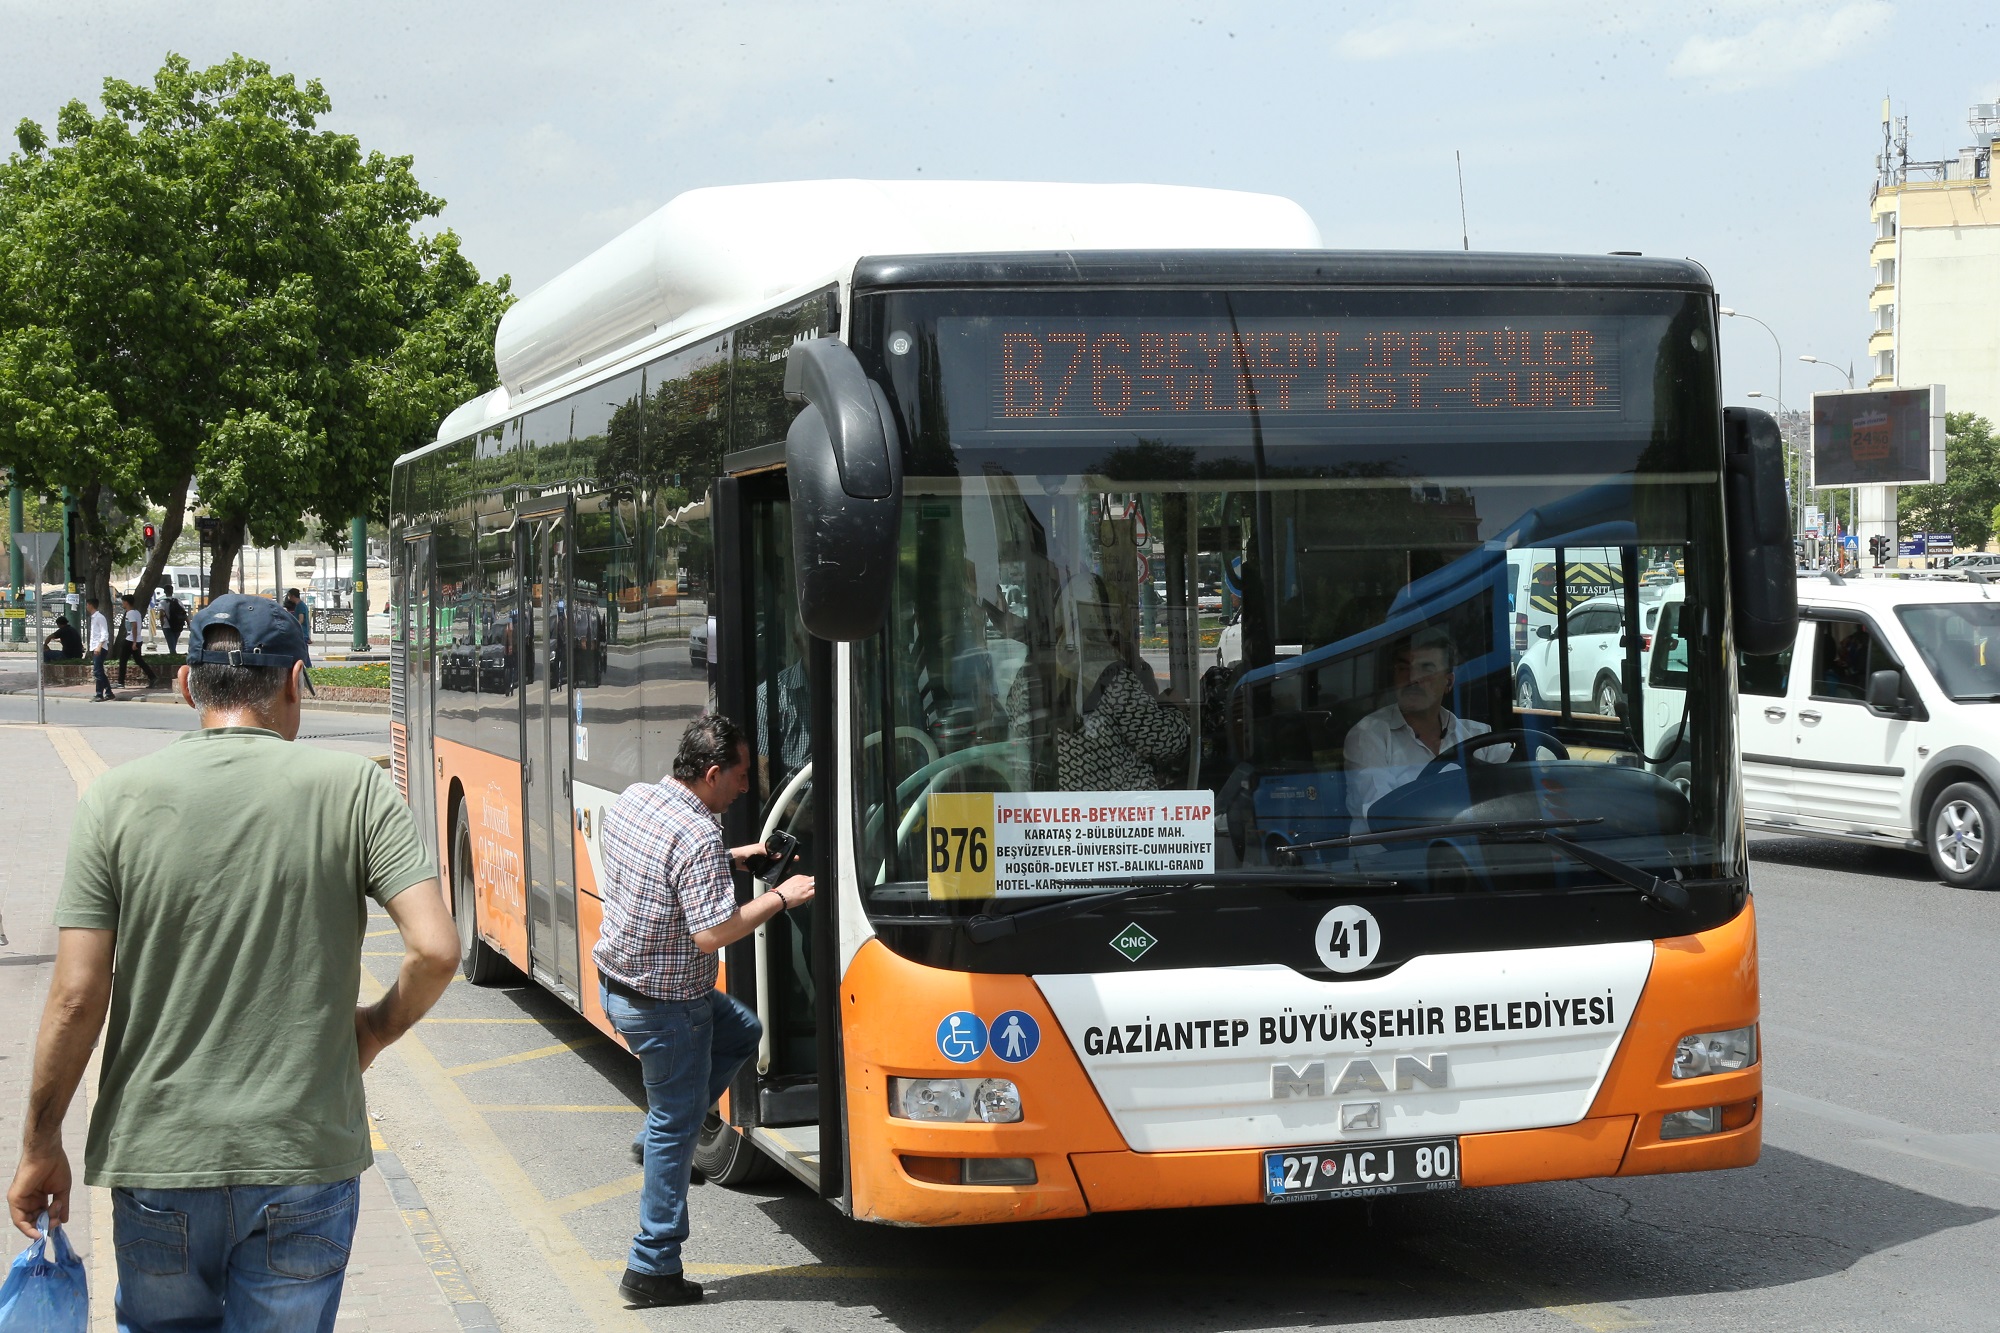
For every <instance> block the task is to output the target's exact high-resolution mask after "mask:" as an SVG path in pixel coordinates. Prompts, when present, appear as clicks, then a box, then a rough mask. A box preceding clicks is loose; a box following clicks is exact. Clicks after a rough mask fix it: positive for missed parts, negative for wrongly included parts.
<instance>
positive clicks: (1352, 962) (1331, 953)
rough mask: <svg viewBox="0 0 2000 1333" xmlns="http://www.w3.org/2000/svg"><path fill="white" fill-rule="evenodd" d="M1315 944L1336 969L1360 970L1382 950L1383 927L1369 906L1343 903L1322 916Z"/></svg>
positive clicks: (1323, 958) (1339, 970)
mask: <svg viewBox="0 0 2000 1333" xmlns="http://www.w3.org/2000/svg"><path fill="white" fill-rule="evenodd" d="M1313 947H1314V948H1316V949H1317V950H1319V960H1320V961H1321V962H1322V963H1325V964H1326V965H1327V967H1328V968H1330V969H1332V970H1333V971H1335V972H1359V971H1361V970H1362V969H1363V968H1365V967H1367V966H1368V965H1369V964H1370V963H1372V962H1374V961H1375V955H1376V954H1378V953H1380V952H1381V951H1382V928H1381V927H1380V926H1379V925H1377V924H1376V923H1375V918H1374V916H1373V915H1372V914H1370V912H1369V911H1368V909H1367V908H1365V907H1356V906H1355V905H1354V904H1353V903H1343V904H1342V905H1340V906H1339V907H1336V908H1334V909H1333V910H1332V911H1331V912H1328V913H1327V914H1326V915H1325V916H1323V917H1321V918H1320V919H1319V929H1318V930H1316V931H1314V932H1313Z"/></svg>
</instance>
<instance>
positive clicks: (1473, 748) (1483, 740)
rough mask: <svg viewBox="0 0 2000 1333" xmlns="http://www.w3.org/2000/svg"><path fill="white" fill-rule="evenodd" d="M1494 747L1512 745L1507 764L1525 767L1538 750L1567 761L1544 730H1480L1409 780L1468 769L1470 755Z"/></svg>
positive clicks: (1565, 750)
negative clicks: (1451, 768) (1450, 769)
mask: <svg viewBox="0 0 2000 1333" xmlns="http://www.w3.org/2000/svg"><path fill="white" fill-rule="evenodd" d="M1496 745H1511V746H1513V747H1514V753H1513V754H1511V755H1508V756H1507V759H1506V762H1507V763H1510V764H1525V763H1529V762H1531V761H1532V759H1533V758H1534V755H1535V752H1536V751H1537V750H1553V751H1554V752H1555V756H1556V758H1558V759H1567V758H1569V749H1568V747H1567V746H1565V745H1564V744H1563V743H1562V742H1561V741H1559V740H1557V739H1556V738H1555V737H1554V736H1552V735H1550V734H1549V733H1548V732H1546V731H1527V730H1524V729H1522V728H1520V727H1513V728H1510V729H1508V730H1506V731H1482V732H1480V733H1479V734H1478V735H1477V736H1468V737H1466V738H1465V739H1464V740H1462V741H1460V742H1459V743H1458V744H1456V745H1454V746H1452V747H1451V749H1449V750H1444V751H1440V752H1439V753H1438V757H1437V758H1435V759H1433V760H1431V761H1430V762H1429V763H1428V764H1425V765H1424V766H1423V769H1422V771H1421V772H1419V773H1418V774H1417V776H1416V777H1415V778H1413V779H1412V781H1416V782H1421V781H1422V780H1423V779H1425V778H1427V777H1430V776H1432V775H1433V774H1436V773H1442V772H1443V771H1444V770H1445V769H1446V768H1448V767H1450V766H1451V765H1453V764H1457V765H1458V766H1459V767H1460V768H1468V767H1470V766H1471V762H1472V756H1473V755H1475V754H1477V753H1479V751H1481V750H1490V749H1492V748H1493V747H1494V746H1496Z"/></svg>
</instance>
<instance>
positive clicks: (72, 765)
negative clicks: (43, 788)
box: [42, 727, 110, 796]
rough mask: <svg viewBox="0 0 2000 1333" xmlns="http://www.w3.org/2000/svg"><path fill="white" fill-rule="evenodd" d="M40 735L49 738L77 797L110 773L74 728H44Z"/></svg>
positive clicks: (95, 752) (87, 742) (80, 733)
mask: <svg viewBox="0 0 2000 1333" xmlns="http://www.w3.org/2000/svg"><path fill="white" fill-rule="evenodd" d="M42 734H43V735H44V736H47V737H48V738H49V744H50V745H53V746H54V747H55V750H56V757H57V758H58V759H60V760H62V761H63V767H64V768H67V769H68V770H69V775H70V779H71V780H72V781H74V782H75V783H76V794H77V795H78V796H82V795H83V794H84V793H85V792H87V791H89V790H90V784H91V783H93V782H95V781H97V780H98V779H99V778H101V777H103V776H104V775H105V774H106V773H107V772H109V771H110V768H109V766H108V765H106V764H105V762H104V760H103V759H101V758H99V757H98V753H97V751H95V750H93V749H91V748H90V742H89V741H87V740H85V739H84V738H83V733H82V732H80V731H78V730H77V729H76V728H75V727H45V728H43V731H42Z"/></svg>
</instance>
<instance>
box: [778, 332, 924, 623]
mask: <svg viewBox="0 0 2000 1333" xmlns="http://www.w3.org/2000/svg"><path fill="white" fill-rule="evenodd" d="M785 396H786V397H787V398H790V399H791V400H793V401H794V402H802V403H804V404H806V408H805V411H803V412H801V413H799V415H798V416H797V417H796V418H794V419H793V421H792V426H791V429H790V430H789V431H788V432H786V435H785V476H786V481H787V484H788V486H789V487H790V491H791V500H792V559H793V567H794V568H795V569H796V570H797V573H798V606H799V619H800V620H801V621H802V622H803V623H804V625H805V627H806V630H807V632H809V633H811V634H812V635H813V636H815V637H816V638H821V639H826V640H828V641H829V642H833V643H852V642H854V641H856V640H859V639H866V638H869V637H870V636H872V635H873V634H874V633H875V632H876V631H877V630H878V629H880V628H881V627H882V622H883V620H884V618H885V617H886V616H887V615H888V611H889V592H890V588H891V587H892V586H893V584H894V582H895V573H896V545H897V542H898V541H899V540H900V538H901V535H902V507H903V447H902V437H901V435H900V434H899V433H898V431H897V429H896V416H895V412H894V410H893V409H892V408H891V407H890V405H889V400H888V398H887V397H886V396H885V395H884V394H883V392H882V390H881V389H880V387H878V386H877V385H876V384H875V383H874V381H872V380H870V379H869V378H868V376H867V373H866V372H864V371H863V370H862V369H861V363H860V362H859V361H857V360H856V359H855V356H854V353H853V352H852V351H851V350H849V348H848V347H847V345H846V344H845V343H843V342H841V341H840V340H839V339H838V338H813V339H809V340H807V341H805V342H802V343H798V344H796V345H795V346H793V348H792V350H791V355H790V357H789V358H788V359H787V361H786V363H785Z"/></svg>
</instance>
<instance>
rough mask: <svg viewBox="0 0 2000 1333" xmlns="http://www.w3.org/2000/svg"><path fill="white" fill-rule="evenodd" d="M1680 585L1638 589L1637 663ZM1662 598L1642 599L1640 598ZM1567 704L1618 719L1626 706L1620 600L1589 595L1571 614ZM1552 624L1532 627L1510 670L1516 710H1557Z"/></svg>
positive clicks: (1559, 667)
mask: <svg viewBox="0 0 2000 1333" xmlns="http://www.w3.org/2000/svg"><path fill="white" fill-rule="evenodd" d="M1680 586H1681V585H1678V584H1677V585H1674V586H1672V587H1671V588H1666V587H1661V588H1647V589H1644V590H1642V600H1641V601H1640V603H1639V623H1640V636H1641V637H1640V641H1639V653H1640V658H1641V661H1643V660H1644V658H1645V655H1646V654H1647V653H1649V652H1650V651H1651V650H1652V647H1653V627H1654V626H1655V625H1657V624H1658V623H1659V619H1660V608H1661V607H1662V606H1664V605H1665V604H1666V601H1667V598H1668V597H1669V596H1678V594H1679V591H1680ZM1648 592H1658V593H1660V594H1661V595H1660V596H1658V597H1655V598H1652V599H1650V600H1644V599H1643V594H1644V593H1648ZM1568 644H1569V652H1568V657H1569V701H1570V704H1571V706H1572V707H1573V708H1587V709H1588V710H1589V711H1591V712H1594V713H1597V714H1600V715H1601V716H1604V717H1616V716H1618V713H1619V709H1620V708H1622V707H1623V706H1624V702H1625V689H1624V686H1623V685H1622V684H1621V683H1620V682H1622V681H1623V679H1624V670H1625V657H1626V651H1627V645H1626V641H1625V602H1624V600H1623V599H1622V598H1619V597H1592V598H1589V599H1588V600H1586V601H1582V602H1579V603H1577V604H1576V605H1575V606H1574V607H1571V608H1570V611H1569V636H1568ZM1557 652H1558V648H1557V636H1556V623H1555V621H1554V620H1548V621H1544V622H1542V623H1541V624H1538V625H1536V626H1535V628H1534V636H1533V637H1532V638H1531V639H1530V640H1529V642H1528V647H1527V649H1526V651H1524V652H1523V653H1522V654H1521V660H1520V663H1519V665H1517V666H1516V667H1515V669H1514V706H1515V707H1517V708H1523V709H1529V708H1533V709H1542V708H1554V707H1557V703H1556V702H1555V701H1557V700H1559V699H1560V698H1561V697H1562V664H1561V661H1560V659H1559V658H1558V657H1557Z"/></svg>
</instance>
